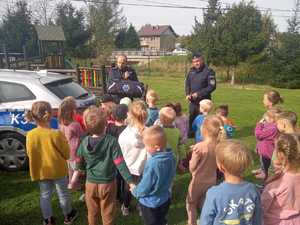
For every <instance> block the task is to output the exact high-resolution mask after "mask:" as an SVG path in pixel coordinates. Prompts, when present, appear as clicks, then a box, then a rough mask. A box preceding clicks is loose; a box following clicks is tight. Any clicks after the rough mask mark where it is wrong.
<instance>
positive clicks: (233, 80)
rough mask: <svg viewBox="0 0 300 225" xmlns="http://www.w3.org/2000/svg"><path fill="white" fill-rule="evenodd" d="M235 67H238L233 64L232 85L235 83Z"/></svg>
mask: <svg viewBox="0 0 300 225" xmlns="http://www.w3.org/2000/svg"><path fill="white" fill-rule="evenodd" d="M235 69H236V67H235V66H233V67H232V74H231V82H230V84H231V85H234V84H235Z"/></svg>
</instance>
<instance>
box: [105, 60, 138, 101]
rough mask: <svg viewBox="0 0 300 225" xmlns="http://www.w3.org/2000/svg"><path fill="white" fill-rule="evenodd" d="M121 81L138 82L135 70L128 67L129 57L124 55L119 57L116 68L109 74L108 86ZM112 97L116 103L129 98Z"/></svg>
mask: <svg viewBox="0 0 300 225" xmlns="http://www.w3.org/2000/svg"><path fill="white" fill-rule="evenodd" d="M121 80H131V81H138V78H137V75H136V72H135V70H134V69H132V68H131V67H130V66H128V65H127V56H126V55H123V54H122V55H119V56H117V63H116V66H114V67H112V69H111V71H110V72H109V75H108V86H110V85H111V84H112V83H113V82H119V81H121ZM112 97H113V98H114V101H115V102H116V103H119V101H120V99H121V98H122V97H127V96H125V95H122V96H117V95H112Z"/></svg>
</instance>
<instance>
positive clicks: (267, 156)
mask: <svg viewBox="0 0 300 225" xmlns="http://www.w3.org/2000/svg"><path fill="white" fill-rule="evenodd" d="M277 134H278V130H277V126H276V111H274V110H273V109H270V110H268V111H267V112H266V113H265V114H264V118H263V119H262V120H260V121H259V122H258V123H257V124H256V128H255V137H256V140H257V145H256V151H257V153H258V155H259V156H260V163H261V168H260V169H258V170H254V171H252V172H253V173H254V174H255V176H256V178H260V179H264V180H266V179H267V178H268V171H269V167H270V165H271V159H272V155H273V151H274V147H275V138H276V137H277Z"/></svg>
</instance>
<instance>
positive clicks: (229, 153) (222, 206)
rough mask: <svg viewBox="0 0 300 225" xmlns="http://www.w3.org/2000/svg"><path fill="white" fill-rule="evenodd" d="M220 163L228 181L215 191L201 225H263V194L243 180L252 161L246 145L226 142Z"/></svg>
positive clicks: (219, 153)
mask: <svg viewBox="0 0 300 225" xmlns="http://www.w3.org/2000/svg"><path fill="white" fill-rule="evenodd" d="M215 153H216V160H217V166H218V168H219V170H220V171H222V172H223V173H224V176H225V181H224V182H222V183H221V184H219V185H217V186H214V187H211V188H210V189H209V190H208V191H207V193H206V199H205V202H204V205H203V208H202V211H201V217H200V224H201V225H221V224H247V225H261V224H262V221H261V202H260V194H259V193H258V191H257V189H256V187H255V185H254V184H251V183H248V182H246V181H244V180H243V178H242V176H243V173H244V172H245V170H246V169H247V168H248V167H249V165H250V164H251V157H250V154H249V151H248V149H247V148H246V146H245V145H243V144H242V143H241V142H239V141H237V140H232V139H228V140H224V141H221V142H220V143H219V144H218V145H217V146H216V150H215Z"/></svg>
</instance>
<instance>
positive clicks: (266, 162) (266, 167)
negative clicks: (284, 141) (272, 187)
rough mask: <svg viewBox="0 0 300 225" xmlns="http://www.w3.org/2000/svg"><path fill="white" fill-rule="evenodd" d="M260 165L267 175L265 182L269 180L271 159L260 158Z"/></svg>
mask: <svg viewBox="0 0 300 225" xmlns="http://www.w3.org/2000/svg"><path fill="white" fill-rule="evenodd" d="M260 164H261V169H262V170H263V171H264V172H265V175H266V178H265V180H266V179H267V178H268V171H269V168H270V166H271V159H269V158H266V157H264V156H262V155H261V156H260Z"/></svg>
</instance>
